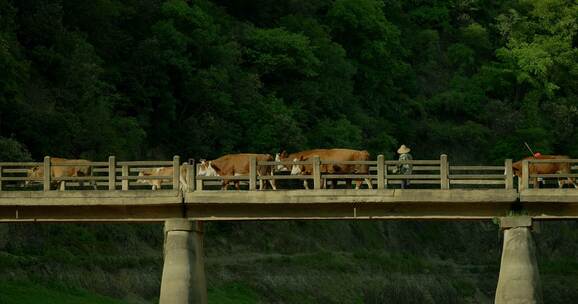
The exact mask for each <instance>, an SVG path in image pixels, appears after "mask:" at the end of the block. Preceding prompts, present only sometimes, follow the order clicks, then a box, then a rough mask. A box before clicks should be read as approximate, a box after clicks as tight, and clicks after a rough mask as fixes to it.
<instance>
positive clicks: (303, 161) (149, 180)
mask: <svg viewBox="0 0 578 304" xmlns="http://www.w3.org/2000/svg"><path fill="white" fill-rule="evenodd" d="M253 157H254V158H255V159H256V161H257V163H263V162H265V163H266V162H269V163H267V164H266V165H259V166H257V167H256V175H257V176H258V177H265V176H272V175H275V174H286V173H282V172H287V173H289V174H291V175H309V176H310V175H312V174H313V170H314V168H313V165H312V162H311V160H312V159H313V158H318V159H319V161H320V165H319V167H318V168H319V171H320V172H319V173H321V176H323V175H326V174H339V175H351V174H355V175H360V178H359V179H355V180H354V182H355V188H356V189H359V188H360V187H361V185H362V184H363V181H365V183H366V184H367V187H368V188H370V189H372V188H373V186H372V183H371V180H370V179H369V178H366V177H364V176H363V175H368V174H369V164H368V163H367V161H370V155H369V153H368V152H367V151H365V150H352V149H314V150H307V151H300V152H296V153H291V154H288V153H286V152H284V151H283V152H281V153H277V154H276V155H275V156H273V155H270V154H251V153H240V154H227V155H224V156H221V157H219V158H217V159H213V160H201V161H200V163H199V165H198V167H197V173H196V175H197V176H221V177H235V176H246V175H249V173H250V172H249V171H250V167H251V159H252V158H253ZM526 159H536V157H527V158H525V159H524V160H526ZM538 159H547V160H552V159H560V160H569V159H570V157H568V156H563V155H540V156H539V157H538ZM522 161H523V160H520V161H518V162H515V163H514V164H513V165H512V169H513V173H514V174H515V175H516V176H518V180H519V181H520V180H521V178H520V177H521V175H522ZM51 162H52V164H53V165H54V166H51V177H52V180H55V179H56V181H54V182H53V184H52V186H54V185H55V184H56V188H58V189H60V190H64V187H65V181H64V180H62V179H63V178H64V179H66V178H67V177H76V178H78V180H79V181H80V183H81V186H82V181H81V179H80V177H90V176H92V174H93V172H92V168H91V166H90V163H91V162H90V161H88V160H84V159H64V158H56V157H53V158H51ZM187 169H188V166H186V165H181V167H180V174H179V175H180V181H179V182H180V184H181V188H184V187H186V184H187V182H186V175H187V171H186V170H187ZM571 169H572V168H571V163H570V162H568V161H566V162H559V163H558V162H549V163H531V164H530V165H529V172H528V173H529V174H530V175H536V174H571ZM43 176H44V170H43V167H42V166H37V167H33V168H30V169H28V170H27V179H26V181H25V184H26V185H28V184H29V183H34V182H41V180H42V178H43ZM161 176H166V178H160V177H161ZM172 176H173V167H156V168H143V169H140V170H139V174H138V177H143V178H140V179H139V178H138V177H137V178H136V179H137V182H138V183H144V184H148V185H150V186H151V188H152V190H158V189H161V186H162V184H163V183H171V182H172ZM155 177H159V178H158V179H156V178H155ZM87 180H90V184H91V186H92V187H93V188H94V189H96V182H95V181H94V180H93V179H90V178H87ZM258 180H259V189H265V188H266V187H267V183H268V184H269V185H270V186H271V188H272V189H273V190H276V189H277V186H276V184H275V180H274V179H272V178H268V179H263V178H259V179H258ZM231 181H232V182H233V183H234V184H235V187H236V189H240V181H239V180H238V179H233V180H228V179H225V178H223V179H222V181H221V189H222V190H227V188H228V185H229V183H230V182H231ZM332 181H334V180H332ZM530 181H531V183H532V184H533V185H534V188H538V187H539V184H538V179H537V178H535V177H532V178H530ZM350 182H351V181H350V179H347V184H348V186H349V184H350ZM558 183H559V187H560V188H562V187H563V186H564V185H565V184H568V185H573V186H574V187H576V188H578V185H577V184H576V182H575V178H574V177H564V178H558ZM332 184H333V183H332ZM321 186H322V187H324V186H325V181H324V180H321ZM303 187H304V188H305V189H309V185H308V183H307V179H305V178H304V179H303Z"/></svg>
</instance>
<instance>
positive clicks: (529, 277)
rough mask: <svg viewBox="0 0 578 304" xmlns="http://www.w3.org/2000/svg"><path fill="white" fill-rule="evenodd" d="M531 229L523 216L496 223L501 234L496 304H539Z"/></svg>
mask: <svg viewBox="0 0 578 304" xmlns="http://www.w3.org/2000/svg"><path fill="white" fill-rule="evenodd" d="M531 227H532V218H531V217H527V216H513V217H506V218H502V219H501V220H500V228H501V229H503V231H504V247H503V250H502V261H501V266H500V276H499V278H498V287H497V289H496V298H495V303H496V304H515V303H516V304H517V303H528V304H540V303H543V300H542V288H541V286H540V275H539V272H538V265H537V262H536V245H535V243H534V238H533V237H532V232H531V230H530V229H531Z"/></svg>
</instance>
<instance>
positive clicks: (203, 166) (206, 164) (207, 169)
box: [197, 159, 219, 176]
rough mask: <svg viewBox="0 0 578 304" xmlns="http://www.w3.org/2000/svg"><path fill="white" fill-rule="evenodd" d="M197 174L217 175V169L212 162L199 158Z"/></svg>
mask: <svg viewBox="0 0 578 304" xmlns="http://www.w3.org/2000/svg"><path fill="white" fill-rule="evenodd" d="M197 175H198V176H219V173H218V172H217V170H215V167H214V166H213V162H211V161H206V160H204V159H201V163H200V164H199V169H198V170H197Z"/></svg>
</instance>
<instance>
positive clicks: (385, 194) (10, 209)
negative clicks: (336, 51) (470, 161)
mask: <svg viewBox="0 0 578 304" xmlns="http://www.w3.org/2000/svg"><path fill="white" fill-rule="evenodd" d="M310 162H311V163H310V164H311V165H312V166H313V173H312V174H311V175H307V176H290V175H284V174H275V175H272V176H262V177H259V176H257V168H258V167H259V166H273V167H275V166H277V165H279V164H280V162H257V161H256V160H255V159H253V160H252V161H251V166H250V172H249V175H247V176H230V177H202V176H196V174H195V165H194V164H193V163H184V164H182V165H181V163H180V159H179V157H178V156H175V157H174V158H173V160H172V161H133V162H121V161H116V159H115V158H114V157H110V158H109V160H108V161H107V162H92V163H91V164H90V165H91V166H92V172H93V174H92V175H91V176H82V177H78V176H74V177H73V176H65V177H52V176H51V175H49V174H45V175H44V176H42V177H41V178H37V179H35V180H33V181H34V182H37V185H36V186H34V185H32V186H27V187H25V186H23V183H24V181H26V180H30V178H28V177H27V176H26V172H27V170H28V169H30V168H32V167H36V166H42V167H43V169H44V172H51V169H52V166H57V164H52V163H51V161H50V157H46V158H45V159H44V162H40V163H35V162H27V163H20V162H16V163H0V222H163V223H164V224H165V245H164V247H165V248H164V254H165V262H164V268H163V277H162V284H161V292H160V302H161V303H206V302H207V296H206V283H205V273H204V251H203V222H205V221H224V220H294V219H300V220H303V219H307V220H323V219H333V220H335V219H340V220H444V221H447V220H498V222H499V224H500V227H501V229H502V231H503V232H504V243H503V251H502V252H503V254H502V261H501V270H500V275H499V280H498V284H497V291H496V303H541V302H542V294H541V289H540V283H539V272H538V268H537V265H536V256H535V244H534V241H533V238H532V226H533V224H534V222H535V221H543V220H569V219H570V220H573V219H578V190H576V189H573V188H564V189H557V188H552V187H548V185H549V184H548V180H552V179H553V180H556V179H558V178H568V177H570V178H575V177H578V174H574V173H572V174H564V175H561V174H547V175H546V174H544V175H531V174H529V170H528V168H529V166H530V164H531V163H532V162H544V161H541V160H530V161H525V162H524V163H523V170H522V176H521V177H520V178H518V187H516V186H515V184H514V180H515V178H514V175H513V173H512V172H513V171H512V161H511V160H505V161H504V164H503V165H500V166H469V165H468V166H462V165H453V164H450V163H449V162H448V159H447V156H446V155H442V156H441V157H440V159H436V160H413V161H406V162H399V161H386V160H384V157H383V156H381V155H380V156H378V157H377V160H375V161H366V162H348V163H352V164H358V163H363V164H368V165H370V166H371V170H370V172H369V174H366V175H355V174H349V175H347V174H346V175H334V174H332V175H328V174H323V173H322V172H321V170H320V168H321V167H320V166H321V165H323V164H325V163H327V162H323V161H320V160H319V159H312V160H311V161H310ZM556 162H569V163H571V164H575V163H577V162H578V160H573V159H570V160H560V161H556ZM281 163H285V164H291V162H281ZM403 163H410V164H412V165H413V171H414V173H413V174H411V175H395V174H392V172H393V171H394V170H393V169H394V168H395V167H396V166H398V165H400V164H403ZM74 165H78V164H74V163H67V164H59V165H58V166H74ZM83 165H85V164H83ZM160 166H164V167H173V170H172V172H173V175H172V176H139V175H138V173H139V172H141V171H143V170H146V169H147V168H151V167H160ZM181 166H183V168H184V169H185V170H184V171H183V172H185V176H180V174H181V170H179V169H178V168H180V167H181ZM572 169H578V168H577V167H575V166H573V167H572ZM540 177H543V178H546V181H547V183H546V186H547V187H546V188H536V189H533V188H530V180H531V179H535V178H540ZM360 178H369V179H371V180H372V182H373V185H374V189H360V190H354V189H350V188H348V187H347V186H345V187H340V185H339V184H338V186H337V189H324V188H326V187H325V184H326V183H327V181H329V180H351V179H360ZM155 179H156V180H162V181H163V188H162V189H161V190H157V191H152V190H150V186H148V185H146V184H143V183H142V181H146V180H155ZM223 179H228V180H241V181H243V183H244V184H245V185H244V187H245V189H244V190H241V191H236V190H231V191H223V190H214V189H215V188H217V189H220V187H219V185H218V183H219V182H220V181H221V180H223ZM269 179H273V180H275V181H276V182H277V184H278V188H280V189H279V190H277V191H271V190H265V191H261V190H257V185H258V182H259V181H260V180H269ZM295 179H306V180H309V181H311V182H312V183H313V189H312V190H302V189H296V188H298V187H296V184H297V185H301V182H299V183H295V182H294V180H295ZM404 179H405V180H408V181H409V182H410V188H409V189H400V188H399V184H400V181H401V180H404ZM292 180H293V181H292ZM55 181H56V182H63V183H65V187H64V189H65V190H64V191H58V190H52V187H51V184H52V183H53V182H55ZM81 181H84V182H86V181H91V182H94V183H96V185H97V189H96V190H94V189H93V188H90V187H81V186H80V185H79V182H81ZM139 181H140V182H139ZM215 183H217V185H215ZM341 184H343V182H342V183H341ZM346 185H347V184H346ZM341 186H343V185H341ZM301 187H302V186H301Z"/></svg>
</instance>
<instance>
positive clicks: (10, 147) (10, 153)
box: [0, 137, 32, 162]
mask: <svg viewBox="0 0 578 304" xmlns="http://www.w3.org/2000/svg"><path fill="white" fill-rule="evenodd" d="M0 160H1V161H5V162H11V161H32V156H31V155H30V152H28V149H26V147H24V146H23V145H22V144H21V143H19V142H18V141H16V140H14V139H11V138H4V137H0Z"/></svg>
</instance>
